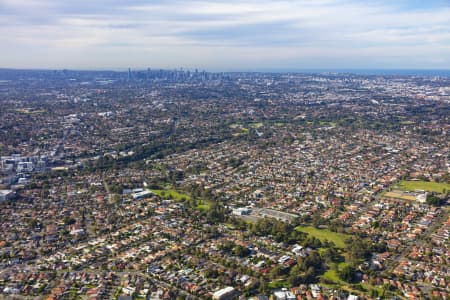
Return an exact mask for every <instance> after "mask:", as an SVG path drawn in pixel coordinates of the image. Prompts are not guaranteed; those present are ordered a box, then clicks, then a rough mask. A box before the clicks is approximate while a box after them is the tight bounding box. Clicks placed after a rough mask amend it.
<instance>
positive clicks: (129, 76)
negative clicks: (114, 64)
mask: <svg viewBox="0 0 450 300" xmlns="http://www.w3.org/2000/svg"><path fill="white" fill-rule="evenodd" d="M130 80H131V68H128V81H130Z"/></svg>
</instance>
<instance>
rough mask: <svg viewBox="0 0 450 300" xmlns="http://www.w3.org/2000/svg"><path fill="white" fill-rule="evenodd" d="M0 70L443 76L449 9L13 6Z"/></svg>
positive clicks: (417, 5) (0, 11)
mask: <svg viewBox="0 0 450 300" xmlns="http://www.w3.org/2000/svg"><path fill="white" fill-rule="evenodd" d="M0 15H1V17H2V18H1V19H2V21H0V22H1V23H2V26H1V29H0V32H1V34H2V36H3V42H4V46H3V51H2V56H1V58H0V67H5V68H70V69H126V68H128V67H131V68H144V67H146V66H151V67H154V68H175V67H180V66H182V67H184V68H190V69H193V68H199V69H208V70H212V71H215V70H219V71H238V70H250V71H251V70H255V71H258V70H273V69H277V70H283V69H285V70H292V69H296V70H302V69H450V26H449V25H450V24H449V21H448V15H450V5H449V3H448V1H427V2H426V3H423V1H397V2H396V3H390V2H389V1H381V0H380V1H371V2H370V3H361V2H359V1H351V0H349V1H340V0H321V1H272V0H265V1H252V0H246V1H239V2H237V1H231V2H230V1H227V2H225V1H222V0H220V1H152V2H151V3H149V2H147V1H141V0H133V1H118V0H112V1H96V2H95V3H89V2H88V1H84V0H83V1H77V3H59V2H57V1H54V0H43V1H26V0H21V1H12V0H5V1H3V2H2V4H0Z"/></svg>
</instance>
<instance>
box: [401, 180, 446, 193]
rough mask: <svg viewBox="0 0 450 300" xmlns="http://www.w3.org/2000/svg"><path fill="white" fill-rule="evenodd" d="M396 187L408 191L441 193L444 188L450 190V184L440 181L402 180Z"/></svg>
mask: <svg viewBox="0 0 450 300" xmlns="http://www.w3.org/2000/svg"><path fill="white" fill-rule="evenodd" d="M396 188H399V189H401V190H404V191H410V192H414V191H415V190H424V191H427V192H437V193H443V192H444V190H446V191H450V184H448V183H440V182H428V181H412V180H408V181H407V180H402V181H400V182H399V183H398V184H397V185H396Z"/></svg>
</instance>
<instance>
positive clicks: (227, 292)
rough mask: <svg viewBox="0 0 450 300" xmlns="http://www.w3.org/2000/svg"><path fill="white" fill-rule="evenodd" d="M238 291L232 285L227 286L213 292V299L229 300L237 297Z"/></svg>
mask: <svg viewBox="0 0 450 300" xmlns="http://www.w3.org/2000/svg"><path fill="white" fill-rule="evenodd" d="M237 295H238V293H237V292H236V290H235V289H234V287H231V286H228V287H226V288H223V289H221V290H218V291H217V292H215V293H214V294H213V300H231V299H235V298H237Z"/></svg>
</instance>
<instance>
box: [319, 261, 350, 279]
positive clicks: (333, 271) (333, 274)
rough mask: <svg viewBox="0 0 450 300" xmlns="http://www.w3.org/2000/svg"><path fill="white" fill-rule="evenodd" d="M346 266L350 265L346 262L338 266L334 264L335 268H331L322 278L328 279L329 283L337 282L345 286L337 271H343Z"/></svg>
mask: <svg viewBox="0 0 450 300" xmlns="http://www.w3.org/2000/svg"><path fill="white" fill-rule="evenodd" d="M346 265H348V264H347V263H346V262H341V263H339V264H338V265H336V264H333V268H330V269H329V270H327V271H326V272H325V273H323V275H322V278H324V279H328V280H329V281H332V282H335V283H338V284H344V283H345V282H344V281H342V280H341V279H340V278H339V276H338V274H337V269H341V268H343V267H344V266H346Z"/></svg>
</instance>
